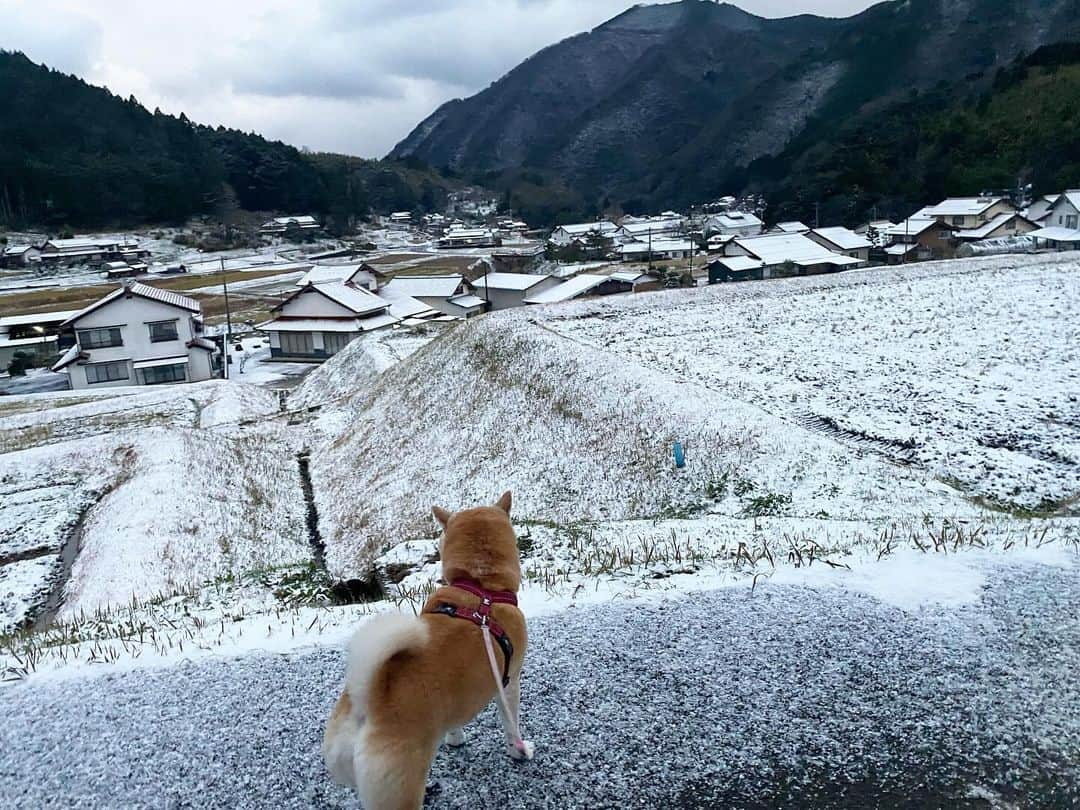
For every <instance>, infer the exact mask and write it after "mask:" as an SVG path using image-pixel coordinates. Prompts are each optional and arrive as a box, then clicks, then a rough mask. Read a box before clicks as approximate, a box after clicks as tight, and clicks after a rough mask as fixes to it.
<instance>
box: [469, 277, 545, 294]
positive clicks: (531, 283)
mask: <svg viewBox="0 0 1080 810" xmlns="http://www.w3.org/2000/svg"><path fill="white" fill-rule="evenodd" d="M549 278H551V276H534V275H529V274H526V273H488V274H487V275H485V276H481V277H480V278H478V279H477V280H476V281H474V282H473V286H474V287H478V288H481V289H486V288H489V287H490V288H491V289H493V290H518V291H523V290H531V289H532V288H533V287H535V286H536V285H537V284H539V283H540V282H542V281H546V280H547V279H549Z"/></svg>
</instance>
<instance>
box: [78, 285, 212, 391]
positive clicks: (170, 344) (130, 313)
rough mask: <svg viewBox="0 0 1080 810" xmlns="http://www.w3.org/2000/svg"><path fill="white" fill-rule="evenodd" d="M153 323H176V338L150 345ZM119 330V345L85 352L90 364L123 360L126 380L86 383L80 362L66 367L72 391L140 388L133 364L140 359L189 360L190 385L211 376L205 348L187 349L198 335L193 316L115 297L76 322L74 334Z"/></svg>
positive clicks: (135, 298)
mask: <svg viewBox="0 0 1080 810" xmlns="http://www.w3.org/2000/svg"><path fill="white" fill-rule="evenodd" d="M156 321H176V333H177V339H176V340H170V341H163V342H159V343H152V342H151V341H150V328H149V326H148V324H150V323H153V322H156ZM106 327H119V328H120V336H121V339H122V340H123V345H122V346H112V347H109V348H104V349H86V348H85V347H84V349H83V351H84V352H85V353H86V354H88V355H89V356H90V360H89V363H91V364H93V363H109V362H116V361H126V362H127V364H128V379H126V380H117V381H113V382H101V383H93V384H90V383H88V382H87V380H86V368H85V365H84V364H83V363H76V364H73V365H71V366H68V369H67V370H68V374H69V379H70V381H71V387H72V388H110V387H116V386H123V385H140V384H141V382H140V380H139V378H138V375H137V374H136V372H135V370H134V368H132V363H134V362H137V361H142V360H154V359H159V358H165V357H186V358H188V366H187V375H188V381H189V382H199V381H201V380H208V379H210V378H211V377H212V376H213V371H212V369H211V365H210V352H208V351H206V350H204V349H188V347H187V344H188V343H189V342H190V341H191V340H192V339H193V338H195V337H197V335H196V334H195V333H194V330H193V328H192V313H191V312H190V311H188V310H184V309H180V308H178V307H173V306H168V305H166V304H163V303H161V302H159V301H153V300H150V299H147V298H142V297H140V296H132V297H131V298H118V299H116V300H115V301H112V302H111V303H109V304H107V305H106V306H104V307H101V308H100V309H97V310H95V311H93V312H91V313H90V314H89V315H86V316H84V317H82V318H80V319H79V320H78V322H77V323H75V329H76V333H78V332H79V331H82V330H84V329H102V328H106ZM76 336H77V334H76Z"/></svg>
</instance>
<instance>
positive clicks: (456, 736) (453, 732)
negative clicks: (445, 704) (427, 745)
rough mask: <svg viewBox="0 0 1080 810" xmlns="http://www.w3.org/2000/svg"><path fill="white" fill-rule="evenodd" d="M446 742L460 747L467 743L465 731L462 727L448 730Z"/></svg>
mask: <svg viewBox="0 0 1080 810" xmlns="http://www.w3.org/2000/svg"><path fill="white" fill-rule="evenodd" d="M446 744H447V745H449V746H450V747H451V748H460V747H461V746H463V745H464V744H465V732H464V731H463V730H462V729H460V728H452V729H450V730H449V731H448V732H446Z"/></svg>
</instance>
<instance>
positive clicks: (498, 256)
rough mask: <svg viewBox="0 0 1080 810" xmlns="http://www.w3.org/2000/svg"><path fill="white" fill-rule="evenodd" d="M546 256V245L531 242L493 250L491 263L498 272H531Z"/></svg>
mask: <svg viewBox="0 0 1080 810" xmlns="http://www.w3.org/2000/svg"><path fill="white" fill-rule="evenodd" d="M543 258H544V246H543V245H541V244H537V243H535V242H534V243H530V244H528V245H523V246H521V247H501V248H498V249H496V250H493V251H492V252H491V264H492V267H493V268H494V270H495V272H498V273H531V272H532V271H533V270H534V269H535V268H536V266H537V264H539V263H540V260H541V259H543Z"/></svg>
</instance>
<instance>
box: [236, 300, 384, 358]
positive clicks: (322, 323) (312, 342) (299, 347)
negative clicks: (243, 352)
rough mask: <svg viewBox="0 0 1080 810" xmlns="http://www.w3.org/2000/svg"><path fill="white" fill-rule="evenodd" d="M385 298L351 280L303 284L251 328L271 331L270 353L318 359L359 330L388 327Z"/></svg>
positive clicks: (334, 351)
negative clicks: (267, 319)
mask: <svg viewBox="0 0 1080 810" xmlns="http://www.w3.org/2000/svg"><path fill="white" fill-rule="evenodd" d="M389 309H390V302H389V301H386V300H384V299H382V298H380V297H379V296H377V295H375V294H374V293H371V292H368V291H367V290H365V289H363V288H362V287H358V286H356V285H353V284H342V283H329V284H308V285H306V286H305V287H302V288H301V289H299V290H297V291H296V292H295V293H293V294H292V295H290V296H289V297H288V298H286V299H285V300H284V301H282V302H281V303H280V304H278V305H277V306H276V307H274V309H273V310H272V312H273V314H274V319H273V320H271V321H267V322H265V323H261V324H259V325H258V326H256V327H255V328H256V329H258V330H259V331H261V332H266V333H267V334H268V335H269V336H270V356H271V357H273V358H275V359H281V360H308V361H317V362H321V361H323V360H325V359H326V358H328V357H332V356H333V355H335V354H337V353H338V352H340V351H341V350H342V349H344V348H345V347H346V346H347V345H349V343H350V342H352V341H353V340H355V339H356V338H358V337H360V336H361V335H363V334H365V333H367V332H371V331H374V330H375V329H382V328H384V327H387V326H392V325H393V324H395V323H397V322H398V320H399V319H398V318H396V317H395V316H393V315H391V314H390V312H389Z"/></svg>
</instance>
